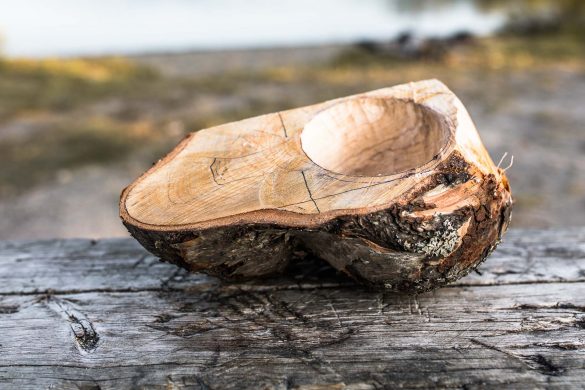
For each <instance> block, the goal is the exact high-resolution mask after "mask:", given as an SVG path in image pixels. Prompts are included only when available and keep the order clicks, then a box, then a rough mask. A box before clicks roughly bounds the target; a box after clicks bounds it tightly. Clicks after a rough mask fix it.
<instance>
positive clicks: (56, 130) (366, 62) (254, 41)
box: [0, 0, 585, 239]
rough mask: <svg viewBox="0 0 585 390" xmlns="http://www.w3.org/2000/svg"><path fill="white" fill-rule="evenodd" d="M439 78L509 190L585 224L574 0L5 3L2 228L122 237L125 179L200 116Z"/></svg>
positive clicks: (540, 208)
mask: <svg viewBox="0 0 585 390" xmlns="http://www.w3.org/2000/svg"><path fill="white" fill-rule="evenodd" d="M425 78H438V79H440V80H442V81H443V82H445V83H446V84H447V85H448V86H449V87H450V88H451V89H452V90H453V91H454V92H455V93H456V94H457V95H458V96H459V97H460V98H461V100H462V101H463V102H464V103H465V105H466V106H467V108H468V110H469V111H470V113H471V116H472V118H473V119H474V120H475V122H476V125H477V127H478V129H479V131H480V134H481V136H482V139H483V141H484V143H485V145H486V147H487V148H488V150H489V151H490V154H491V155H492V159H493V160H494V161H495V162H496V163H497V162H498V161H499V160H500V159H501V158H502V156H503V155H504V153H505V152H507V153H508V156H507V158H506V159H505V161H504V162H503V163H502V165H503V166H506V165H509V162H510V160H509V159H510V156H511V155H513V156H514V164H513V166H512V167H511V168H510V169H508V171H507V172H508V174H509V178H510V181H511V185H512V191H513V194H514V198H515V201H516V204H515V209H514V216H513V221H512V226H514V227H539V228H540V227H554V226H575V225H585V108H584V107H583V106H584V104H585V1H581V0H556V1H555V0H550V1H547V0H532V1H531V0H517V1H504V0H502V1H498V0H450V1H449V0H437V1H424V0H410V1H408V0H394V1H392V0H319V1H315V0H311V1H308V0H294V1H293V0H286V1H284V0H283V1H277V2H276V1H269V0H249V1H235V0H213V1H212V0H190V1H188V0H167V1H163V0H102V1H88V0H51V1H47V0H20V1H0V239H29V238H30V239H34V238H52V237H104V236H123V235H126V234H127V233H126V230H125V229H124V227H123V226H122V224H121V223H120V221H119V219H118V205H117V203H118V197H119V193H120V191H121V190H122V188H123V187H125V186H126V185H128V184H129V183H130V182H131V181H132V180H134V179H135V178H136V177H137V176H138V175H140V174H141V173H142V172H143V171H145V170H146V169H147V168H149V167H150V166H151V164H152V163H153V162H154V161H156V160H157V159H158V158H160V157H162V156H163V155H164V154H165V153H166V152H168V151H169V150H170V149H171V148H172V147H173V146H174V145H175V144H176V143H177V142H179V141H180V140H181V139H182V138H183V137H184V135H185V134H187V133H188V132H191V131H196V130H198V129H201V128H205V127H209V126H213V125H216V124H220V123H224V122H226V121H233V120H238V119H243V118H246V117H250V116H254V115H258V114H263V113H269V112H273V111H277V110H284V109H289V108H294V107H297V106H302V105H307V104H311V103H316V102H320V101H323V100H326V99H331V98H335V97H339V96H344V95H348V94H353V93H358V92H364V91H368V90H371V89H376V88H382V87H386V86H391V85H394V84H398V83H403V82H408V81H414V80H420V79H425Z"/></svg>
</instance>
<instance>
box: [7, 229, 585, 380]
mask: <svg viewBox="0 0 585 390" xmlns="http://www.w3.org/2000/svg"><path fill="white" fill-rule="evenodd" d="M480 272H481V275H480V274H477V273H473V274H471V275H469V276H467V277H466V278H464V279H462V280H461V281H459V282H458V283H456V284H455V285H453V286H450V287H446V288H443V289H440V290H438V291H435V292H431V293H426V294H421V295H418V296H405V295H397V294H391V293H377V292H369V291H366V290H363V289H362V288H360V287H358V286H356V285H354V284H353V283H352V282H351V281H349V280H348V279H346V278H344V277H342V276H340V275H337V274H336V273H335V272H333V271H332V270H331V269H330V268H328V267H326V266H323V265H322V264H320V263H318V262H316V261H312V260H311V259H309V260H307V261H304V262H301V263H300V264H298V265H297V266H296V267H295V269H293V270H291V274H290V275H288V276H286V277H281V278H275V279H269V280H263V281H257V282H254V283H238V284H227V283H222V282H219V281H218V280H216V279H214V278H210V277H206V276H204V275H190V274H188V273H186V272H184V271H182V270H179V269H178V268H176V267H174V266H172V265H168V264H164V263H160V262H159V261H158V260H157V259H156V258H154V257H153V256H151V255H149V254H147V253H146V252H145V251H144V250H143V249H141V247H140V246H139V245H138V244H136V243H135V242H134V241H133V240H131V239H111V240H99V241H91V240H53V241H27V242H0V388H1V389H4V388H19V389H21V388H22V389H29V388H30V389H38V388H102V389H108V388H161V389H162V388H195V389H223V388H233V389H241V388H269V389H270V388H274V389H287V388H299V389H321V388H332V389H376V388H388V387H390V388H392V387H404V388H428V387H435V386H437V387H453V388H474V387H492V388H503V387H509V388H519V387H520V388H522V387H526V388H549V387H565V388H582V387H583V382H584V379H585V229H583V228H580V229H579V228H575V229H567V230H549V231H547V230H530V231H529V230H512V231H510V232H509V233H508V234H507V235H506V237H505V241H504V243H503V244H502V245H501V246H500V248H499V249H498V250H497V251H496V252H495V253H494V254H493V255H492V256H491V257H490V258H489V259H488V260H487V261H486V262H485V263H484V264H483V265H482V266H481V267H480ZM326 385H328V386H326ZM319 386H321V387H319Z"/></svg>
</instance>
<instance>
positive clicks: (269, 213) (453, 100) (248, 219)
mask: <svg viewBox="0 0 585 390" xmlns="http://www.w3.org/2000/svg"><path fill="white" fill-rule="evenodd" d="M421 88H425V89H428V90H429V91H432V92H433V93H432V94H430V95H426V96H425V97H424V98H423V99H418V98H417V96H416V93H415V91H416V90H417V89H419V90H420V89H421ZM406 92H409V93H410V95H409V96H408V94H406V97H405V93H406ZM437 95H443V97H445V98H447V99H448V101H449V103H448V104H449V105H450V107H449V108H450V109H452V110H453V117H449V116H447V115H446V114H445V113H439V112H438V111H436V110H434V109H433V108H432V107H429V106H427V105H426V104H425V102H426V101H427V100H429V99H430V98H432V97H435V96H437ZM362 97H380V98H389V99H390V98H391V99H396V100H403V101H407V102H408V101H410V102H413V103H415V104H417V105H422V106H425V107H426V108H428V109H430V110H432V111H435V113H436V114H438V115H439V116H440V117H441V118H443V119H445V124H446V125H447V130H448V132H449V135H448V140H447V141H446V142H445V144H444V145H443V146H442V147H441V148H440V150H439V152H438V153H437V154H436V155H435V156H434V157H433V158H432V159H431V160H430V161H428V162H426V163H424V164H422V165H420V166H418V167H416V168H413V169H409V170H405V171H402V172H399V173H397V174H393V175H387V176H378V177H376V178H377V179H387V180H389V181H390V180H392V181H394V180H400V179H402V178H407V177H411V176H415V177H418V176H421V177H422V176H423V175H424V174H427V173H429V172H430V171H432V170H433V169H434V168H435V167H437V166H438V165H439V164H441V163H442V162H444V161H445V160H446V158H447V157H449V155H451V153H452V152H453V151H454V150H458V151H459V152H460V153H462V154H463V155H464V157H465V158H466V159H467V160H470V161H471V162H473V163H474V165H475V166H476V168H477V169H479V170H482V171H484V173H492V174H494V175H495V177H496V178H498V179H500V172H499V170H498V169H497V168H496V167H495V166H494V164H493V162H492V160H491V159H490V157H489V155H488V153H487V151H486V150H485V148H484V147H483V144H482V143H481V140H480V138H479V135H478V134H477V131H476V130H475V126H474V125H473V123H472V121H471V118H470V117H469V114H468V113H467V111H466V110H465V108H464V106H463V104H462V103H461V102H460V101H459V99H458V98H457V97H456V96H455V94H454V93H453V92H451V91H450V90H449V89H448V88H447V87H446V86H445V85H444V84H443V83H442V82H440V81H438V80H424V81H419V82H414V83H408V84H402V85H397V86H394V87H389V88H382V89H379V90H374V91H370V92H366V93H361V94H356V95H351V96H347V97H342V98H338V99H333V100H330V101H327V102H323V103H317V104H314V105H311V106H306V107H300V108H295V109H291V110H286V111H281V112H278V113H277V114H281V113H282V114H285V113H287V112H292V111H296V110H302V109H307V108H311V107H315V106H322V108H321V109H320V110H319V111H317V112H316V113H315V114H314V116H316V115H318V114H319V113H321V112H323V111H325V110H328V109H329V108H331V107H333V106H335V105H337V104H339V103H341V102H343V101H346V100H351V99H356V98H362ZM274 114H275V113H271V114H266V115H262V116H260V117H267V116H269V115H274ZM260 117H257V118H260ZM248 119H250V118H247V119H244V120H242V121H237V122H233V123H232V124H238V123H240V122H243V121H246V120H248ZM213 129H214V128H209V130H213ZM195 135H196V132H193V133H190V134H189V135H187V136H186V137H185V138H184V139H183V140H182V141H181V142H180V143H179V144H178V145H177V146H176V147H175V148H174V149H173V150H172V151H171V152H170V153H169V154H167V155H166V156H165V157H164V158H162V159H160V160H159V161H158V162H157V163H156V164H155V165H153V166H152V167H151V168H150V169H149V170H147V171H146V172H145V173H144V174H142V175H141V176H140V177H139V178H138V179H137V180H135V181H134V182H133V183H132V184H131V185H129V186H128V187H126V188H125V189H124V190H123V192H122V194H121V196H120V217H121V218H122V220H123V221H124V223H126V224H130V225H132V226H134V227H136V228H139V229H143V230H147V231H159V232H183V231H192V230H204V229H210V228H215V227H226V226H233V225H242V224H273V225H278V226H281V227H291V228H298V227H303V228H315V227H318V226H320V225H323V224H324V223H327V222H329V221H331V220H332V219H334V218H336V217H339V216H343V215H367V214H371V213H374V212H377V211H381V210H384V209H387V208H388V207H390V206H391V205H392V204H394V203H395V200H396V198H399V197H400V196H401V195H404V193H405V192H399V193H397V194H396V196H394V197H392V198H389V199H388V201H387V202H385V203H383V204H379V205H376V206H369V207H356V208H345V209H336V210H330V211H325V212H320V213H313V214H304V213H297V212H294V211H289V210H281V209H275V208H264V209H259V210H254V211H248V212H244V213H240V214H233V215H229V216H225V217H220V218H214V219H209V220H205V221H200V222H196V223H189V224H172V225H159V224H150V223H146V222H143V221H140V220H138V219H137V218H134V217H133V216H132V215H130V213H129V211H128V209H127V206H126V201H127V198H128V196H129V194H130V193H131V192H132V190H133V189H134V188H135V187H136V186H137V185H138V184H140V183H141V182H142V181H143V180H144V179H145V178H147V177H148V176H149V175H151V174H153V173H155V172H156V171H157V170H159V169H161V168H162V167H164V166H165V165H166V164H167V163H169V162H170V161H172V160H173V159H174V158H175V157H176V156H177V155H178V154H179V153H180V152H181V151H182V150H183V149H184V148H185V147H186V146H187V145H188V144H189V142H190V141H191V140H192V138H193V137H194V136H195ZM303 151H304V150H303ZM305 154H306V152H305ZM307 157H308V158H309V160H311V161H312V162H313V163H314V164H315V165H317V166H319V167H320V168H321V169H324V170H327V169H326V168H324V167H322V166H321V165H319V164H316V163H315V162H314V161H313V160H312V159H311V158H310V157H309V156H308V155H307ZM331 173H333V174H336V175H339V174H338V173H337V172H331ZM346 176H348V177H350V176H351V175H346ZM353 177H360V178H363V177H364V176H359V175H354V176H353ZM414 188H416V186H414ZM412 189H413V188H410V189H409V190H407V191H406V192H410V191H411V190H412Z"/></svg>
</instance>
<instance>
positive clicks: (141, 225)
mask: <svg viewBox="0 0 585 390" xmlns="http://www.w3.org/2000/svg"><path fill="white" fill-rule="evenodd" d="M511 204H512V201H511V195H510V189H509V186H508V181H507V179H506V176H505V174H504V172H503V170H502V169H500V168H498V167H496V166H495V164H494V163H493V161H492V160H491V159H490V157H489V155H488V153H487V151H486V150H485V148H484V146H483V144H482V142H481V140H480V138H479V135H478V133H477V131H476V129H475V127H474V125H473V123H472V121H471V119H470V117H469V114H468V113H467V111H466V110H465V108H464V107H463V105H462V103H461V102H460V101H459V99H457V97H456V96H455V95H454V94H453V93H452V92H451V91H450V90H449V89H448V88H447V87H446V86H445V85H444V84H442V83H441V82H439V81H436V80H426V81H420V82H415V83H409V84H404V85H399V86H395V87H392V88H385V89H380V90H377V91H372V92H367V93H363V94H359V95H354V96H349V97H344V98H340V99H335V100H331V101H328V102H324V103H320V104H316V105H312V106H308V107H302V108H297V109H293V110H288V111H282V112H277V113H272V114H268V115H263V116H259V117H255V118H250V119H246V120H242V121H239V122H234V123H229V124H225V125H221V126H217V127H213V128H208V129H204V130H200V131H198V132H196V133H192V134H190V135H189V136H188V137H187V138H186V139H185V140H183V141H182V142H181V143H180V144H179V145H178V146H177V147H176V148H175V149H174V150H173V151H172V152H171V153H170V154H169V155H167V156H166V157H165V158H163V159H162V160H160V161H159V162H158V163H157V164H155V165H154V166H153V167H152V168H151V169H150V170H149V171H148V172H146V173H145V174H144V175H142V176H141V177H140V178H139V179H138V180H136V181H135V182H134V183H132V184H131V185H130V186H129V187H127V188H126V189H125V190H124V191H123V193H122V196H121V200H120V214H121V217H122V220H123V222H124V224H125V225H126V227H127V228H128V230H129V231H130V233H131V234H132V235H133V236H134V237H135V238H136V239H137V240H138V241H139V242H140V243H141V244H142V245H144V247H146V248H147V249H148V250H149V251H151V252H152V253H154V254H156V255H157V256H159V257H161V258H162V259H163V260H166V261H169V262H172V263H175V264H177V265H180V266H182V267H185V268H187V269H189V270H192V271H203V272H206V273H209V274H212V275H216V276H219V277H222V278H226V279H244V278H253V277H260V276H265V275H269V274H273V273H277V272H282V271H283V270H284V269H285V268H286V267H287V265H288V264H289V263H290V262H291V261H293V260H294V259H295V256H296V255H297V254H298V253H300V252H310V253H313V254H314V255H316V256H317V257H319V258H321V259H323V260H325V261H327V262H328V263H329V264H331V265H332V266H333V267H335V268H336V269H338V270H340V271H342V272H344V273H346V274H348V275H350V276H351V277H353V278H354V279H356V280H358V281H360V282H362V283H364V284H366V285H368V286H371V287H375V288H385V289H391V290H400V291H421V290H428V289H431V288H434V287H437V286H440V285H443V284H445V283H447V282H449V281H452V280H455V279H458V278H460V277H462V276H463V275H465V274H467V273H468V272H469V271H470V270H471V269H473V268H474V267H476V266H477V265H478V264H479V263H480V262H481V261H482V260H483V259H485V258H486V257H487V256H488V254H489V253H490V252H491V251H492V250H493V249H494V248H495V246H496V244H497V243H498V242H499V240H500V239H501V237H502V234H503V232H504V231H505V230H506V228H507V226H508V222H509V219H510V209H511Z"/></svg>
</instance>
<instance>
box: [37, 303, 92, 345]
mask: <svg viewBox="0 0 585 390" xmlns="http://www.w3.org/2000/svg"><path fill="white" fill-rule="evenodd" d="M44 302H45V304H46V305H47V307H48V308H49V309H51V310H52V311H54V312H55V313H57V314H59V315H60V316H61V317H62V318H64V319H66V320H67V321H68V322H69V326H70V327H71V331H72V332H73V337H74V340H75V345H76V346H77V348H78V350H79V351H80V352H81V353H83V354H85V353H91V352H93V351H95V349H96V348H97V345H98V342H99V340H100V337H99V335H98V333H97V332H96V330H95V328H94V326H93V323H92V322H91V321H90V320H89V318H88V317H87V316H86V315H85V314H83V313H82V312H81V311H79V310H78V309H76V308H75V306H74V305H73V303H72V302H70V301H68V300H66V299H63V298H58V297H55V296H52V295H48V296H46V297H45V298H44Z"/></svg>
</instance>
